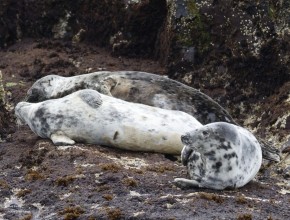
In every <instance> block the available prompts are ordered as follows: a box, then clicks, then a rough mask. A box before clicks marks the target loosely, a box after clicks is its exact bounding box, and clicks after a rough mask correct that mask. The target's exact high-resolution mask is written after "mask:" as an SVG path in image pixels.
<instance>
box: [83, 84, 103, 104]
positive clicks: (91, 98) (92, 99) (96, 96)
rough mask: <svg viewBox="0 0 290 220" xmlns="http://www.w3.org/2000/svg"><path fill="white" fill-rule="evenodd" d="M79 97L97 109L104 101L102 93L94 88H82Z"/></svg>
mask: <svg viewBox="0 0 290 220" xmlns="http://www.w3.org/2000/svg"><path fill="white" fill-rule="evenodd" d="M79 97H80V98H81V99H82V100H83V101H84V102H85V103H87V104H88V105H89V106H91V107H92V108H95V109H97V108H99V107H100V106H101V105H102V103H103V100H102V97H101V95H100V93H98V92H97V91H95V90H92V89H85V90H81V91H80V92H79Z"/></svg>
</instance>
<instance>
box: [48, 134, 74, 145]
mask: <svg viewBox="0 0 290 220" xmlns="http://www.w3.org/2000/svg"><path fill="white" fill-rule="evenodd" d="M50 139H51V140H52V142H53V143H54V145H66V144H67V145H72V144H74V143H75V141H74V140H72V139H70V138H69V137H67V136H66V135H64V134H60V133H58V134H52V135H51V136H50Z"/></svg>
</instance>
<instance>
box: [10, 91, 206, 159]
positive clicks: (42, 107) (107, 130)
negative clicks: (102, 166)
mask: <svg viewBox="0 0 290 220" xmlns="http://www.w3.org/2000/svg"><path fill="white" fill-rule="evenodd" d="M15 114H16V116H17V118H18V119H20V120H21V121H22V122H24V123H26V124H28V126H29V127H30V128H31V130H32V131H33V132H35V133H36V134H37V135H39V136H40V137H42V138H50V139H51V140H52V141H53V143H54V144H55V145H60V144H74V143H75V142H84V143H92V144H100V145H106V146H111V147H117V148H121V149H127V150H133V151H148V152H158V153H166V154H175V155H177V154H180V152H181V150H182V148H183V144H182V142H181V139H180V137H181V135H182V134H183V133H184V132H187V131H190V130H192V129H193V128H196V127H200V126H202V125H201V123H199V122H198V121H197V120H196V119H195V118H194V117H192V116H191V115H189V114H187V113H184V112H181V111H173V110H166V109H160V108H157V107H151V106H147V105H143V104H138V103H131V102H126V101H123V100H121V99H117V98H114V97H111V96H107V95H103V94H100V93H99V92H97V91H95V90H91V89H84V90H80V91H77V92H74V93H72V94H70V95H67V96H64V97H62V98H59V99H52V100H46V101H43V102H39V103H28V102H20V103H18V104H17V105H16V107H15Z"/></svg>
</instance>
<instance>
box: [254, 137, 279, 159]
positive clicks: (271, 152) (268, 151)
mask: <svg viewBox="0 0 290 220" xmlns="http://www.w3.org/2000/svg"><path fill="white" fill-rule="evenodd" d="M257 139H258V141H259V143H260V145H261V148H262V155H263V158H264V159H267V160H270V161H275V162H279V161H280V160H281V155H280V153H281V152H280V150H279V149H277V148H275V147H274V146H272V145H271V144H270V143H269V142H266V141H264V140H262V139H261V138H259V137H257Z"/></svg>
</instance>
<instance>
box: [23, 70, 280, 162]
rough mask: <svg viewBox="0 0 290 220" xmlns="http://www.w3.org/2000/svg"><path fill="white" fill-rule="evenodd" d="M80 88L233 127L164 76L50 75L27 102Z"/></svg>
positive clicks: (274, 153)
mask: <svg viewBox="0 0 290 220" xmlns="http://www.w3.org/2000/svg"><path fill="white" fill-rule="evenodd" d="M82 89H94V90H96V91H98V92H100V93H102V94H105V95H110V96H113V97H116V98H119V99H122V100H125V101H129V102H134V103H141V104H145V105H149V106H155V107H159V108H163V109H169V110H178V111H183V112H186V113H188V114H190V115H192V116H193V117H194V118H196V119H197V120H198V121H199V122H200V123H202V124H209V123H212V122H220V121H223V122H229V123H232V124H236V122H235V121H234V120H233V118H232V117H231V116H230V114H229V113H228V112H227V111H226V110H225V109H224V108H223V107H221V106H220V105H219V104H218V103H216V102H215V101H214V100H213V99H211V98H210V97H209V96H207V95H206V94H204V93H202V92H200V91H199V90H196V89H194V88H192V87H189V86H186V85H184V84H182V83H180V82H177V81H175V80H172V79H169V78H167V77H164V76H159V75H156V74H150V73H146V72H137V71H116V72H109V71H100V72H94V73H89V74H83V75H78V76H73V77H61V76H57V75H49V76H45V77H43V78H41V79H39V80H37V81H36V82H35V83H34V84H33V85H32V87H31V88H30V89H29V90H28V93H27V97H26V100H27V101H28V102H40V101H44V100H48V99H55V98H61V97H63V96H66V95H68V94H71V93H73V92H75V91H78V90H82ZM236 125H237V124H236ZM259 142H260V144H261V147H262V149H263V157H264V158H265V159H269V160H273V161H279V160H280V151H279V150H277V149H276V148H275V147H273V146H272V145H271V144H269V143H266V142H265V141H263V140H261V139H259ZM224 147H226V145H225V146H224Z"/></svg>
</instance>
